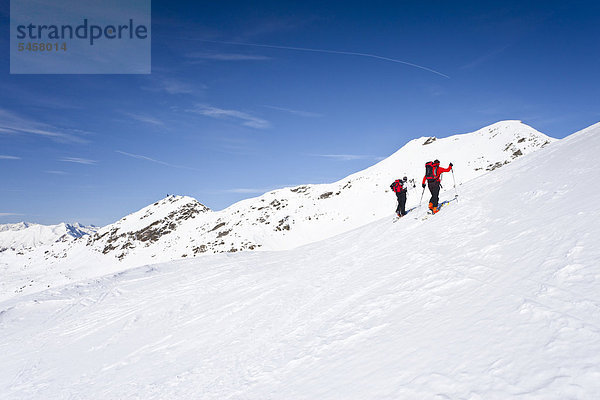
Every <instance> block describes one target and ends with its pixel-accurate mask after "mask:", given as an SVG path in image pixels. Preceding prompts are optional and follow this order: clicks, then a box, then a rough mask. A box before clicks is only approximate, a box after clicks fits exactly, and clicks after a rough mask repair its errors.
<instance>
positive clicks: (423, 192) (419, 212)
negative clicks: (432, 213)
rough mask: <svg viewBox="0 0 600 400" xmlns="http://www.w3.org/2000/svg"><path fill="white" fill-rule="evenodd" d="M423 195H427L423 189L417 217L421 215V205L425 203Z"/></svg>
mask: <svg viewBox="0 0 600 400" xmlns="http://www.w3.org/2000/svg"><path fill="white" fill-rule="evenodd" d="M423 194H425V188H423V191H422V192H421V199H420V200H419V211H417V215H418V214H421V203H422V202H423Z"/></svg>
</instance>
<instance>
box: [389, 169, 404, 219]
mask: <svg viewBox="0 0 600 400" xmlns="http://www.w3.org/2000/svg"><path fill="white" fill-rule="evenodd" d="M407 180H408V178H407V177H404V178H402V179H396V180H395V181H394V182H393V183H392V184H391V185H390V188H391V189H392V191H394V193H396V197H397V198H398V207H396V215H398V218H402V217H403V216H405V215H406V209H405V206H406V192H407V190H408V186H407V184H406V181H407Z"/></svg>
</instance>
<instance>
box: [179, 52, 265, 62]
mask: <svg viewBox="0 0 600 400" xmlns="http://www.w3.org/2000/svg"><path fill="white" fill-rule="evenodd" d="M186 57H187V58H190V59H193V60H214V61H264V60H270V59H271V57H267V56H261V55H258V54H241V53H189V54H187V55H186Z"/></svg>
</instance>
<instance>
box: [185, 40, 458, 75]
mask: <svg viewBox="0 0 600 400" xmlns="http://www.w3.org/2000/svg"><path fill="white" fill-rule="evenodd" d="M189 40H195V41H198V42H206V43H219V44H230V45H235V46H250V47H266V48H270V49H282V50H293V51H310V52H313V53H328V54H343V55H347V56H358V57H369V58H375V59H378V60H383V61H390V62H395V63H398V64H404V65H409V66H411V67H415V68H419V69H422V70H424V71H429V72H432V73H434V74H436V75H440V76H443V77H444V78H448V79H450V77H449V76H448V75H446V74H443V73H441V72H439V71H436V70H434V69H431V68H427V67H424V66H422V65H418V64H414V63H410V62H408V61H402V60H397V59H395V58H389V57H383V56H378V55H377V54H369V53H357V52H354V51H339V50H326V49H311V48H308V47H292V46H276V45H272V44H259V43H243V42H227V41H222V40H207V39H189Z"/></svg>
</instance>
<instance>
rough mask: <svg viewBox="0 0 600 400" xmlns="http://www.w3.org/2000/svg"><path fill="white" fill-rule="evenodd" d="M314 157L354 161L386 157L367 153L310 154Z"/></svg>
mask: <svg viewBox="0 0 600 400" xmlns="http://www.w3.org/2000/svg"><path fill="white" fill-rule="evenodd" d="M309 155H310V156H313V157H323V158H330V159H333V160H338V161H354V160H375V161H380V160H383V159H384V157H378V156H371V155H365V154H309Z"/></svg>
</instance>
